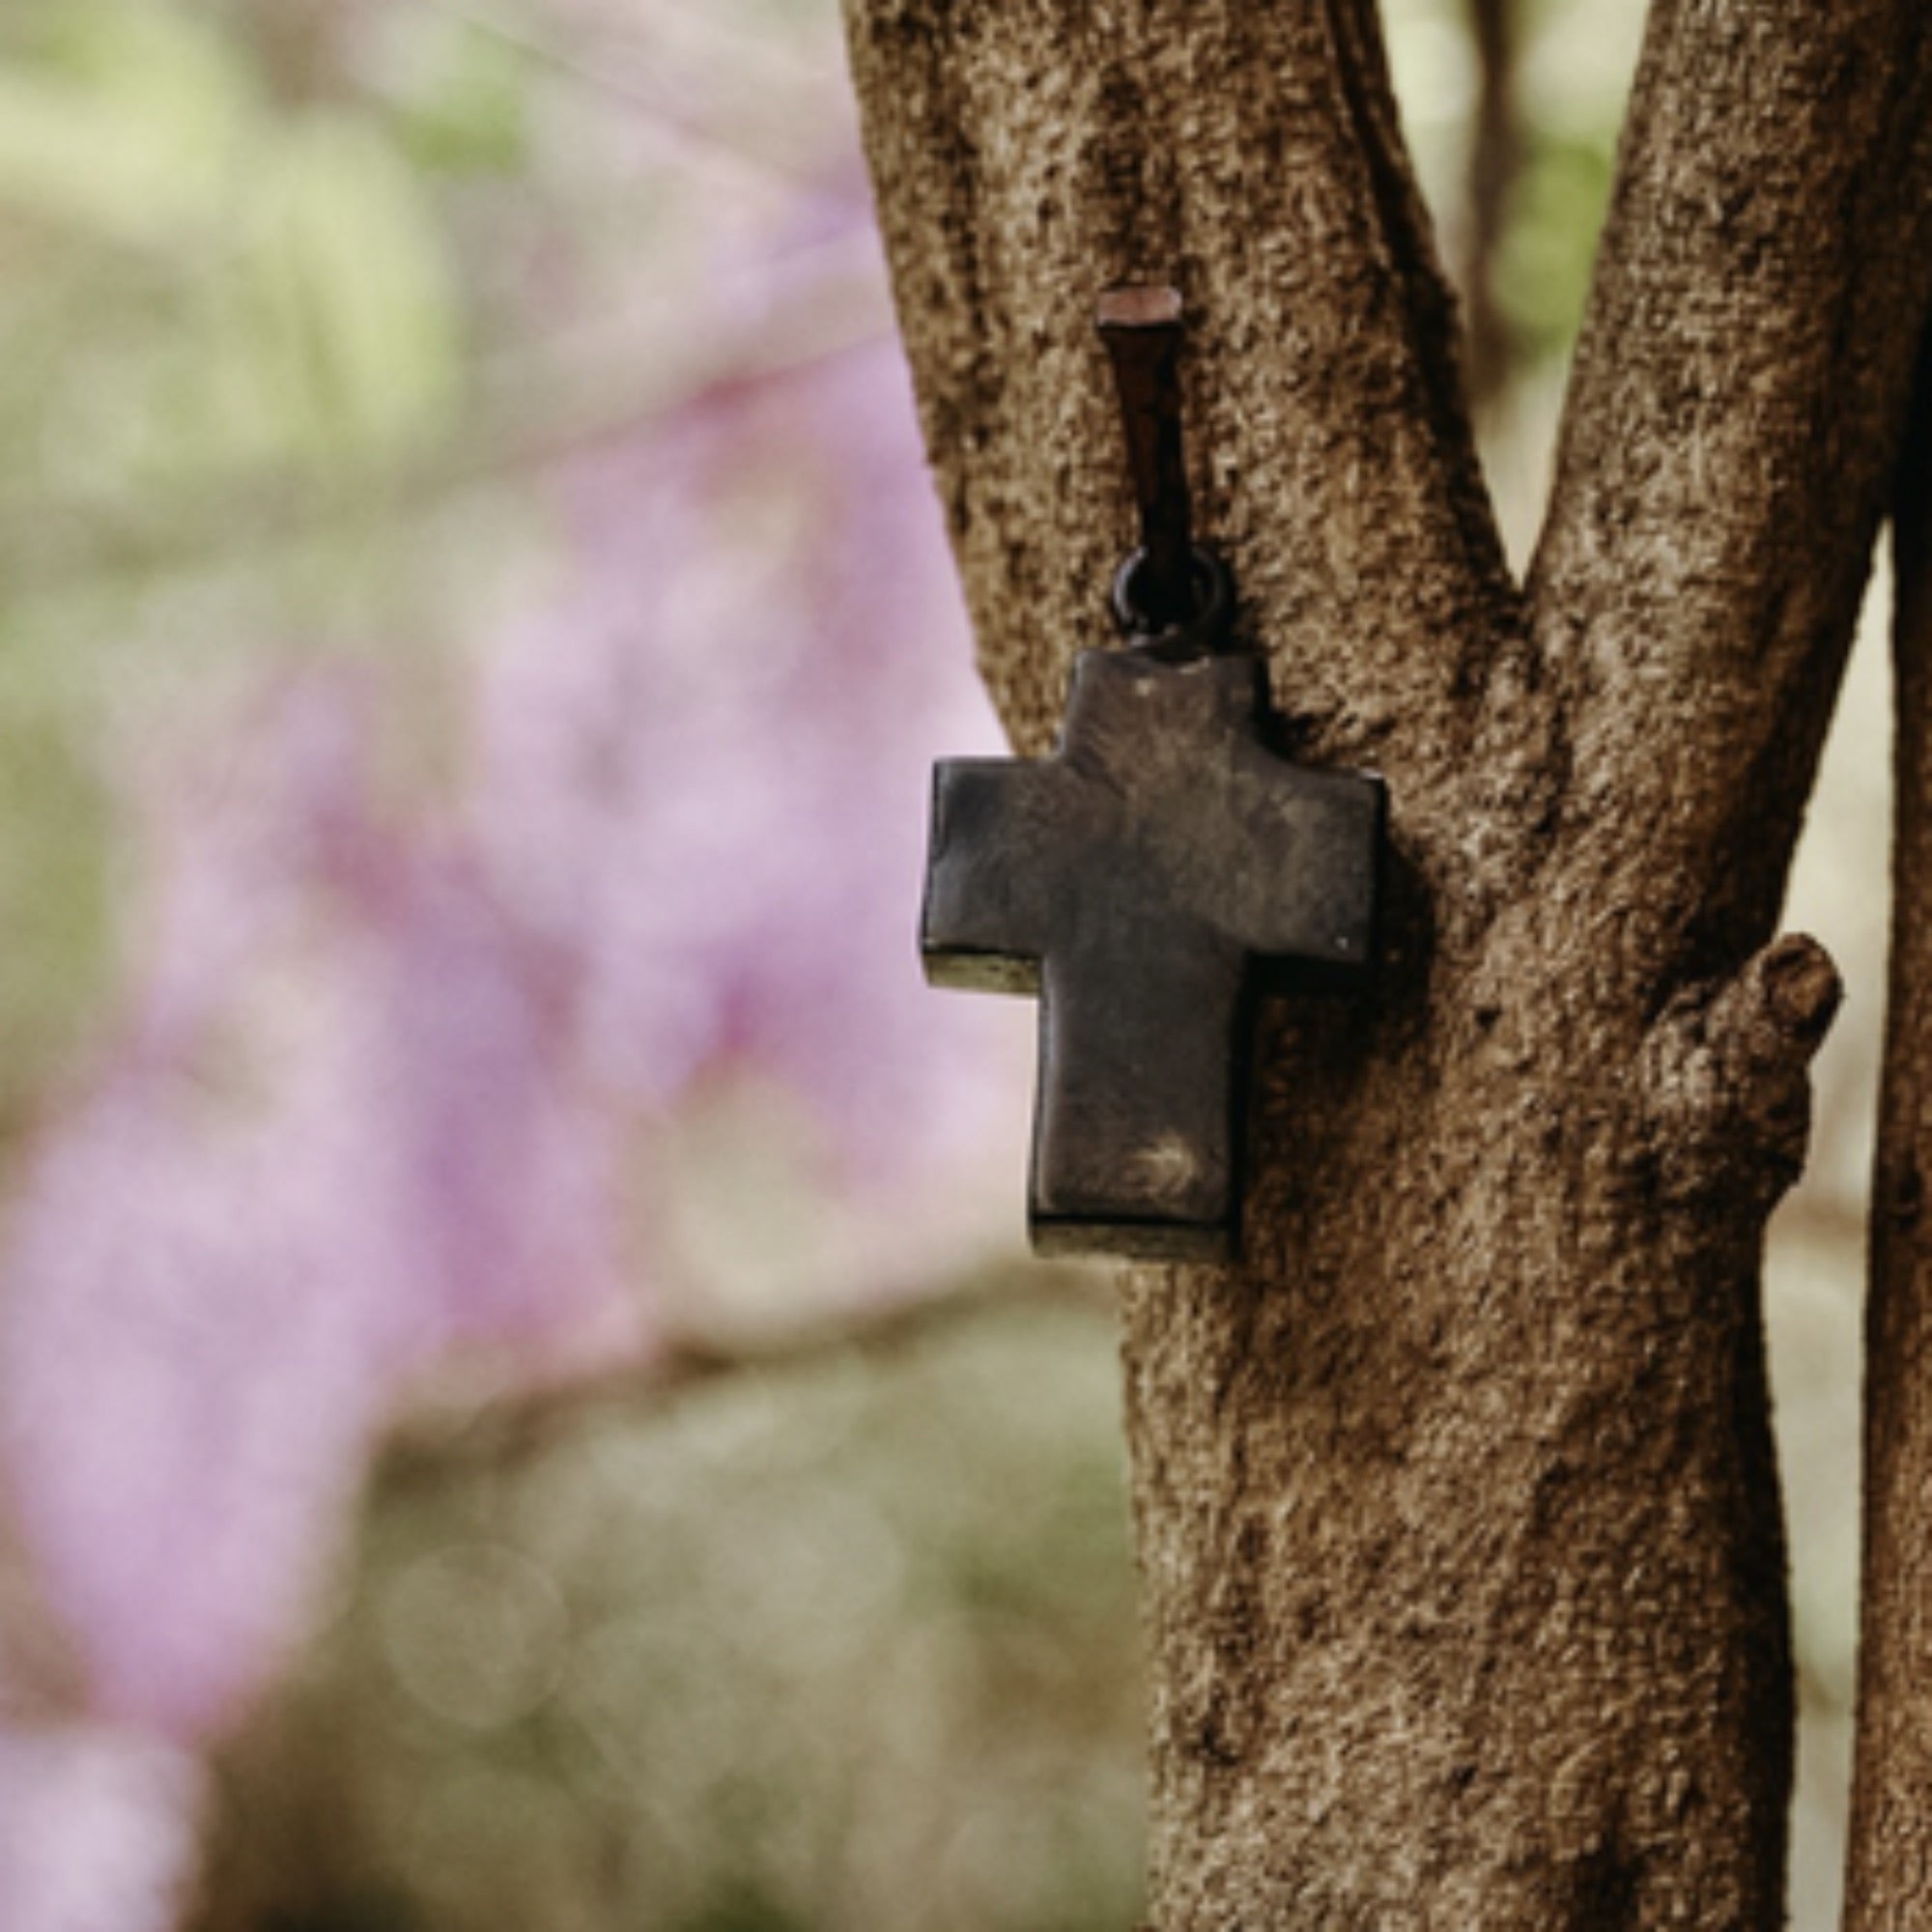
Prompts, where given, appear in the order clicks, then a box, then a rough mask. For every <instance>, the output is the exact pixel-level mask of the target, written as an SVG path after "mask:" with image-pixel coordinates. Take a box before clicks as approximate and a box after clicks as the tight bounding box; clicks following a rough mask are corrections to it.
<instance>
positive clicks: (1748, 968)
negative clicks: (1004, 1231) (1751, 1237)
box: [1642, 933, 1844, 1209]
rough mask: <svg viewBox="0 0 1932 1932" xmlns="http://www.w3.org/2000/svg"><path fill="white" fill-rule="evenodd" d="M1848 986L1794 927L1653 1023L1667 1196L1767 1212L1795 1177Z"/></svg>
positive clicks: (1658, 1140) (1651, 1088)
mask: <svg viewBox="0 0 1932 1932" xmlns="http://www.w3.org/2000/svg"><path fill="white" fill-rule="evenodd" d="M1843 997H1844V983H1843V981H1842V980H1840V979H1839V977H1838V969H1837V967H1836V966H1835V965H1833V962H1832V956H1831V954H1830V953H1828V952H1826V951H1825V949H1824V948H1823V947H1822V946H1821V945H1819V943H1818V942H1817V941H1816V940H1815V939H1813V938H1811V937H1810V936H1809V935H1808V934H1804V933H1787V934H1786V935H1785V936H1784V937H1783V938H1781V939H1778V940H1776V941H1775V942H1774V943H1773V944H1771V945H1770V946H1767V947H1765V948H1764V949H1763V951H1761V952H1756V953H1754V954H1753V955H1752V956H1751V957H1750V958H1749V959H1748V960H1747V961H1746V962H1745V964H1744V966H1743V967H1742V968H1741V969H1740V970H1739V972H1738V973H1737V974H1736V975H1734V976H1733V977H1732V978H1730V979H1727V980H1705V981H1702V982H1700V983H1699V984H1697V985H1695V986H1692V987H1690V988H1687V989H1686V990H1685V991H1684V992H1682V993H1680V994H1679V995H1678V996H1677V997H1676V998H1675V999H1674V1000H1672V1001H1671V1002H1670V1004H1669V1005H1668V1006H1667V1007H1665V1009H1663V1011H1662V1014H1661V1015H1660V1016H1659V1017H1658V1020H1657V1022H1656V1024H1655V1025H1654V1026H1653V1027H1652V1029H1651V1033H1650V1037H1649V1039H1648V1041H1647V1043H1646V1045H1645V1048H1644V1054H1643V1061H1642V1080H1643V1092H1644V1100H1645V1108H1646V1114H1647V1117H1648V1121H1649V1124H1650V1129H1651V1138H1652V1144H1653V1148H1654V1151H1655V1156H1656V1161H1657V1173H1658V1179H1659V1186H1660V1191H1661V1192H1662V1193H1663V1194H1664V1195H1665V1196H1668V1197H1675V1198H1680V1199H1682V1198H1685V1197H1695V1196H1699V1195H1703V1194H1708V1193H1715V1192H1719V1191H1721V1192H1725V1193H1731V1194H1735V1193H1736V1192H1737V1191H1739V1190H1740V1189H1743V1190H1747V1191H1749V1192H1751V1193H1754V1194H1757V1195H1758V1196H1760V1197H1761V1199H1762V1201H1763V1204H1764V1206H1765V1208H1767V1209H1769V1208H1770V1207H1771V1205H1772V1204H1773V1203H1774V1202H1775V1201H1776V1200H1777V1198H1778V1197H1779V1196H1780V1195H1781V1194H1782V1193H1783V1192H1784V1191H1785V1189H1786V1188H1788V1187H1789V1186H1790V1185H1791V1183H1792V1182H1793V1181H1794V1180H1796V1179H1798V1176H1799V1175H1800V1173H1801V1172H1802V1171H1803V1170H1804V1151H1805V1146H1806V1143H1807V1142H1808V1140H1809V1138H1810V1131H1811V1080H1810V1073H1809V1068H1810V1064H1811V1058H1812V1056H1813V1055H1814V1054H1815V1053H1816V1052H1817V1050H1818V1048H1819V1045H1820V1044H1821V1043H1822V1042H1823V1040H1824V1037H1825V1035H1826V1033H1827V1032H1828V1031H1829V1030H1830V1028H1831V1025H1832V1021H1833V1016H1834V1015H1835V1014H1836V1013H1837V1010H1838V1005H1839V1002H1840V1001H1841V1000H1842V998H1843Z"/></svg>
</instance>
